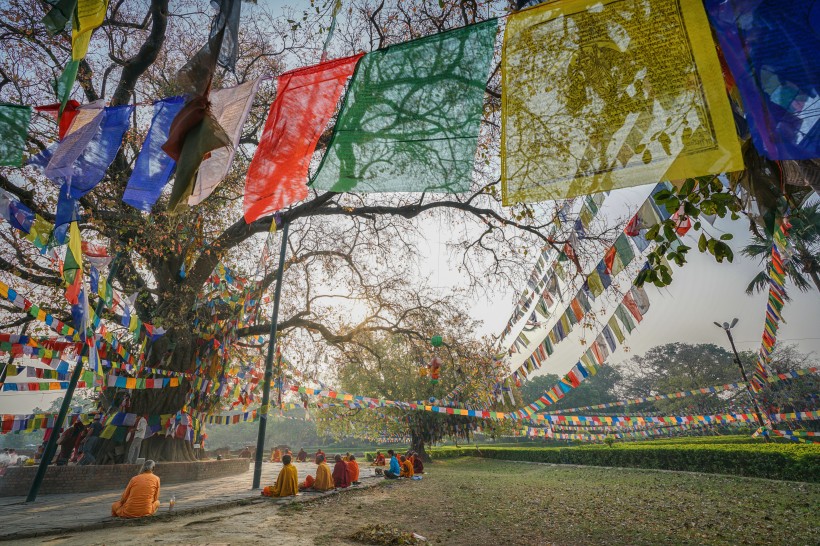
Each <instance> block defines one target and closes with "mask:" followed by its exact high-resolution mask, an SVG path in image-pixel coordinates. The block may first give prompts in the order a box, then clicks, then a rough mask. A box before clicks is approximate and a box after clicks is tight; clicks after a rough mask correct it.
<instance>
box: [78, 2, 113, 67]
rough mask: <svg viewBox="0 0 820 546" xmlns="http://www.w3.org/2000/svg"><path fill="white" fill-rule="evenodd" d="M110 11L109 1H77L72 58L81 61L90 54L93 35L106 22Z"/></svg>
mask: <svg viewBox="0 0 820 546" xmlns="http://www.w3.org/2000/svg"><path fill="white" fill-rule="evenodd" d="M106 11H108V0H77V7H76V9H75V11H74V17H73V18H72V31H71V58H72V60H75V61H81V60H83V59H84V58H85V54H86V53H88V44H89V43H91V34H92V33H93V32H94V30H95V29H96V28H97V27H99V26H100V25H101V24H102V23H103V21H104V20H105V12H106Z"/></svg>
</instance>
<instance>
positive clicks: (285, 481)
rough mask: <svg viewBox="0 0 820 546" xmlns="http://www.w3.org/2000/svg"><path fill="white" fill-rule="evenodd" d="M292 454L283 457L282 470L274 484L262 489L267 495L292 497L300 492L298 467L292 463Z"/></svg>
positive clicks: (263, 493) (264, 494)
mask: <svg viewBox="0 0 820 546" xmlns="http://www.w3.org/2000/svg"><path fill="white" fill-rule="evenodd" d="M291 460H292V459H291V456H290V455H285V456H284V457H282V465H283V466H282V470H280V471H279V477H277V478H276V483H275V484H273V486H267V487H265V489H263V490H262V495H263V496H265V497H292V496H294V495H296V494H297V493H298V492H299V477H298V476H297V474H296V467H295V466H293V465H292V464H290V462H291Z"/></svg>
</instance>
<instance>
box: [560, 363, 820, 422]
mask: <svg viewBox="0 0 820 546" xmlns="http://www.w3.org/2000/svg"><path fill="white" fill-rule="evenodd" d="M816 373H820V368H806V369H803V370H795V371H793V372H786V373H782V374H778V375H776V376H773V377H770V378H769V379H768V380H767V382H769V383H775V382H777V381H783V380H786V379H794V378H796V377H801V376H804V375H810V374H816ZM745 387H746V383H744V382H742V381H737V382H734V383H726V384H723V385H713V386H710V387H701V388H699V389H692V390H687V391H678V392H673V393H669V394H656V395H652V396H642V397H639V398H630V399H626V400H618V401H617V402H606V403H604V404H596V405H594V406H580V407H577V408H568V409H562V410H555V411H549V412H544V413H545V414H550V415H554V414H557V413H560V414H562V415H563V414H568V413H576V412H579V411H589V410H597V409H609V408H616V407H621V406H631V405H634V404H643V403H644V402H654V401H656V400H675V399H678V398H687V397H689V396H696V395H699V394H714V393H717V392H721V391H730V390H738V389H742V388H745Z"/></svg>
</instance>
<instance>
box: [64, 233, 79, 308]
mask: <svg viewBox="0 0 820 546" xmlns="http://www.w3.org/2000/svg"><path fill="white" fill-rule="evenodd" d="M69 231H70V236H69V239H68V248H67V249H66V253H65V261H64V262H63V280H64V281H65V283H66V285H68V286H67V288H66V292H65V297H66V299H67V300H68V301H69V302H70V303H71V304H72V305H77V304H78V303H79V295H80V290H81V288H82V280H83V251H82V242H81V240H80V227H79V225H78V224H77V222H76V221H75V222H71V227H70V228H69Z"/></svg>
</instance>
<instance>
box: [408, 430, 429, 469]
mask: <svg viewBox="0 0 820 546" xmlns="http://www.w3.org/2000/svg"><path fill="white" fill-rule="evenodd" d="M424 444H425V442H424V437H423V436H421V435H418V434H416V433H411V436H410V449H412V450H413V451H415V452H416V453H418V454H419V457H421V460H422V462H425V463H429V462H430V455H428V454H427V452H426V451H425V450H424Z"/></svg>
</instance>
